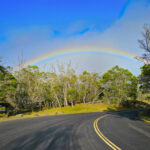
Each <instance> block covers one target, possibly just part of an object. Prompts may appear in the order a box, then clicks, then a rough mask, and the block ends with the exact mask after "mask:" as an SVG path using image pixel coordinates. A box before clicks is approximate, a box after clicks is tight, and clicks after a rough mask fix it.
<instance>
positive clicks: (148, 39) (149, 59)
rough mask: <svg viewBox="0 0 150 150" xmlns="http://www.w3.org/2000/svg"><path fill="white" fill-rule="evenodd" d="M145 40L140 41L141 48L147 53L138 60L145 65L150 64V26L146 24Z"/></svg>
mask: <svg viewBox="0 0 150 150" xmlns="http://www.w3.org/2000/svg"><path fill="white" fill-rule="evenodd" d="M142 36H143V39H142V40H138V42H139V44H140V47H141V48H142V49H143V50H144V51H145V53H144V54H143V55H142V56H141V57H137V59H139V60H141V61H143V62H144V63H145V64H149V63H150V26H149V25H147V24H145V25H144V31H143V32H142Z"/></svg>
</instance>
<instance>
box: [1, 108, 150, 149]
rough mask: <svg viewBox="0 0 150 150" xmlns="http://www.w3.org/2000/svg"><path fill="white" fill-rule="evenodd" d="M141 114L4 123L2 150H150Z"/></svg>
mask: <svg viewBox="0 0 150 150" xmlns="http://www.w3.org/2000/svg"><path fill="white" fill-rule="evenodd" d="M137 114H138V112H137V111H127V112H111V113H110V112H109V113H108V112H105V113H86V114H73V115H61V116H46V117H37V118H30V119H20V120H13V121H7V122H0V150H111V149H116V150H117V149H123V150H150V125H149V124H147V123H144V122H143V121H140V120H139V118H138V117H137V116H138V115H137ZM96 119H97V120H96ZM110 142H111V143H112V144H113V145H112V144H111V143H110ZM111 146H112V147H111ZM115 146H117V147H115Z"/></svg>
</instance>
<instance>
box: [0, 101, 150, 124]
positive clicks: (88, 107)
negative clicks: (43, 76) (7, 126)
mask: <svg viewBox="0 0 150 150" xmlns="http://www.w3.org/2000/svg"><path fill="white" fill-rule="evenodd" d="M137 104H138V105H137ZM145 104H146V106H147V103H141V102H140V101H136V107H128V105H127V106H122V107H121V106H120V105H118V104H102V103H94V104H91V103H87V104H83V103H81V104H76V105H75V106H73V107H71V106H66V107H62V108H51V109H45V110H42V111H38V112H28V113H24V114H23V117H17V116H10V117H8V118H5V117H0V121H8V120H15V119H23V118H32V117H37V116H49V115H62V114H75V113H89V112H104V111H118V110H133V109H138V108H141V106H142V107H145ZM134 105H135V104H134ZM143 105H144V106H143ZM143 119H144V120H148V119H150V118H148V119H147V116H145V117H143Z"/></svg>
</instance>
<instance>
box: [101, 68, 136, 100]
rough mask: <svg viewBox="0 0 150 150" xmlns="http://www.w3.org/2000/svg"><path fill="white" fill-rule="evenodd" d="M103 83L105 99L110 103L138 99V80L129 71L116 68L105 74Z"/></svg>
mask: <svg viewBox="0 0 150 150" xmlns="http://www.w3.org/2000/svg"><path fill="white" fill-rule="evenodd" d="M101 82H102V84H103V88H104V97H103V99H104V100H105V101H107V102H108V103H121V102H122V101H123V100H128V99H135V98H136V95H137V78H136V77H135V76H134V75H133V74H132V73H131V72H130V71H129V70H127V69H123V68H120V67H118V66H115V67H113V68H112V69H110V70H108V71H107V72H106V73H104V75H103V77H102V80H101Z"/></svg>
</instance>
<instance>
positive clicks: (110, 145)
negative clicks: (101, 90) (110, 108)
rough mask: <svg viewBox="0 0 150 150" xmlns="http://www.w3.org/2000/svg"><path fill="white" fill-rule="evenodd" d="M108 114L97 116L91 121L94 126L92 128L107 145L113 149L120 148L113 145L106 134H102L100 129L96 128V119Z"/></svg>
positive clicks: (118, 149)
mask: <svg viewBox="0 0 150 150" xmlns="http://www.w3.org/2000/svg"><path fill="white" fill-rule="evenodd" d="M107 116H109V115H104V116H101V117H99V118H97V119H96V120H95V121H94V123H93V126H94V130H95V132H96V133H97V135H98V136H99V137H100V138H101V139H102V140H103V141H104V142H105V143H106V144H107V145H108V146H109V147H111V148H112V149H113V150H121V148H119V147H118V146H117V145H115V144H114V143H112V142H111V141H110V140H109V139H108V138H107V137H106V136H104V135H103V134H102V132H101V131H100V129H99V128H98V125H97V124H98V121H99V120H101V119H103V118H104V117H107Z"/></svg>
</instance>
